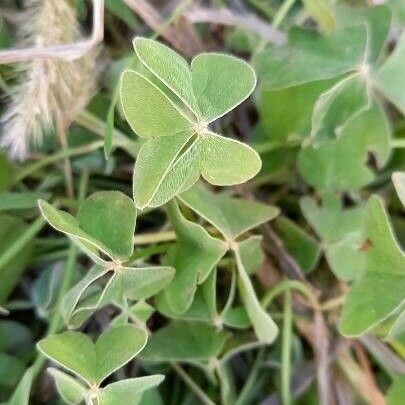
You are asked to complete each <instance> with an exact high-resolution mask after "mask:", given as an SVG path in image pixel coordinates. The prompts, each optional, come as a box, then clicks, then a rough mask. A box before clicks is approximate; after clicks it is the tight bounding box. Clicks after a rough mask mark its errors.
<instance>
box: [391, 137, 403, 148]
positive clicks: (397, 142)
mask: <svg viewBox="0 0 405 405" xmlns="http://www.w3.org/2000/svg"><path fill="white" fill-rule="evenodd" d="M390 146H391V148H398V149H399V148H405V139H392V140H391V142H390Z"/></svg>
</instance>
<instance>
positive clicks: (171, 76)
mask: <svg viewBox="0 0 405 405" xmlns="http://www.w3.org/2000/svg"><path fill="white" fill-rule="evenodd" d="M134 48H135V52H136V54H137V55H138V57H139V59H140V60H141V62H142V63H143V64H144V65H145V66H146V67H147V68H148V69H149V70H150V71H151V72H152V73H153V74H154V75H155V76H157V77H158V78H159V79H160V80H161V81H162V82H163V83H164V84H165V85H166V86H167V87H168V88H169V89H170V90H171V91H173V92H174V93H175V94H176V95H177V96H178V97H179V98H180V100H182V102H183V103H184V104H185V105H186V106H187V107H188V108H189V109H190V110H191V111H192V112H194V114H195V115H196V116H197V117H199V116H200V112H199V108H198V106H197V102H196V100H195V97H194V93H193V84H192V79H191V70H190V66H189V64H188V62H187V61H186V60H185V59H184V58H182V57H181V56H180V55H179V54H178V53H176V52H174V51H173V50H171V49H170V48H169V47H167V46H165V45H163V44H161V43H160V42H157V41H153V40H151V39H146V38H142V37H137V38H135V39H134Z"/></svg>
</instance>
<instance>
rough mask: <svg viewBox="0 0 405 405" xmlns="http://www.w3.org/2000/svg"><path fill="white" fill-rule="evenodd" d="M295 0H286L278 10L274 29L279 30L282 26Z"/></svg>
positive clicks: (274, 20)
mask: <svg viewBox="0 0 405 405" xmlns="http://www.w3.org/2000/svg"><path fill="white" fill-rule="evenodd" d="M294 3H295V0H284V2H283V4H282V5H281V7H280V8H279V9H278V10H277V13H276V15H275V16H274V19H273V26H274V28H278V27H279V26H280V24H281V23H282V22H283V20H284V18H285V17H286V15H287V14H288V12H289V11H290V9H291V7H292V6H293V5H294Z"/></svg>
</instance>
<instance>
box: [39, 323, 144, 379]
mask: <svg viewBox="0 0 405 405" xmlns="http://www.w3.org/2000/svg"><path fill="white" fill-rule="evenodd" d="M146 340H147V334H146V332H145V331H144V330H143V329H140V328H137V327H135V326H132V325H124V326H116V327H114V328H110V329H108V330H106V331H105V332H104V333H103V334H101V335H100V336H99V338H98V339H97V341H96V343H93V342H92V340H91V339H90V338H89V337H88V336H87V335H84V334H83V333H80V332H64V333H62V334H59V335H50V336H48V337H46V338H45V339H43V340H41V341H40V342H39V343H38V349H39V350H40V351H41V353H43V354H44V355H45V356H46V357H48V358H49V359H51V360H52V361H55V362H56V363H58V364H60V365H61V366H62V367H64V368H66V369H67V370H69V371H71V372H72V373H74V374H76V375H77V376H79V377H81V378H82V379H83V380H84V381H85V382H86V383H87V384H88V385H89V386H92V385H99V384H100V383H101V382H102V381H103V380H104V379H105V378H107V377H108V376H109V375H110V374H112V373H113V372H114V371H116V370H117V369H119V368H121V367H122V366H123V365H124V364H126V363H127V362H129V361H130V360H131V359H132V358H133V357H135V356H136V355H137V354H138V353H139V352H140V351H141V350H142V349H143V348H144V346H145V344H146Z"/></svg>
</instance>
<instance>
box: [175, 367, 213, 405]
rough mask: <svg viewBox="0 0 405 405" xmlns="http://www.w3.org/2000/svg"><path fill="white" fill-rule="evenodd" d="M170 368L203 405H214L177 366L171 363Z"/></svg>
mask: <svg viewBox="0 0 405 405" xmlns="http://www.w3.org/2000/svg"><path fill="white" fill-rule="evenodd" d="M171 366H172V368H173V370H174V371H175V372H176V373H177V374H178V375H179V376H180V377H181V378H182V380H183V381H184V383H185V384H186V385H187V386H188V387H189V388H190V389H191V391H193V393H194V394H195V395H196V397H197V398H198V399H199V400H200V401H201V402H202V403H203V404H204V405H215V402H213V401H211V399H210V398H209V397H208V396H207V395H206V394H205V392H204V391H203V390H202V389H201V388H200V387H199V386H198V385H197V384H196V383H195V382H194V380H193V379H192V378H191V377H189V376H188V374H187V373H186V372H185V371H184V370H183V369H182V368H181V367H180V366H179V365H178V364H176V363H171Z"/></svg>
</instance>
